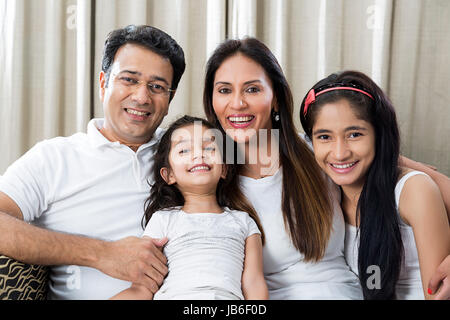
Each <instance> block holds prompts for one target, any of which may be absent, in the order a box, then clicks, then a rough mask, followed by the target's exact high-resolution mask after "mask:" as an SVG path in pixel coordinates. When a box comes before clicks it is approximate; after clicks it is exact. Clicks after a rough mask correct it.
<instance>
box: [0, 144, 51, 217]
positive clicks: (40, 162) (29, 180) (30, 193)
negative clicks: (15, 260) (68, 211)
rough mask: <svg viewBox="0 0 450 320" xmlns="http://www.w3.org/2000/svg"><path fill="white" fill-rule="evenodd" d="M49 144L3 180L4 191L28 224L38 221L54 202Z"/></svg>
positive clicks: (20, 161) (36, 149) (0, 188)
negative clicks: (52, 200)
mask: <svg viewBox="0 0 450 320" xmlns="http://www.w3.org/2000/svg"><path fill="white" fill-rule="evenodd" d="M47 145H48V143H46V142H45V141H44V142H40V143H38V144H36V145H35V146H34V147H33V148H31V149H30V150H29V151H28V152H27V153H25V154H24V155H23V156H22V157H21V158H19V159H18V160H17V161H15V162H14V163H13V164H11V165H10V166H9V167H8V169H7V170H6V172H5V174H4V175H3V177H2V179H0V191H1V192H3V193H5V194H6V195H7V196H9V197H10V198H11V199H12V200H13V201H14V202H15V203H16V204H17V206H18V207H19V208H20V210H21V211H22V215H23V218H24V220H25V221H27V222H29V221H32V220H34V219H36V218H38V217H39V216H40V215H41V214H42V213H43V212H44V211H45V210H47V207H48V204H49V202H50V201H51V199H52V188H51V185H52V177H53V176H54V173H52V161H51V148H46V146H47Z"/></svg>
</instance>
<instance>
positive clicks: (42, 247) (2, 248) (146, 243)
mask: <svg viewBox="0 0 450 320" xmlns="http://www.w3.org/2000/svg"><path fill="white" fill-rule="evenodd" d="M165 242H167V239H161V240H157V239H150V238H137V237H127V238H124V239H121V240H118V241H111V242H108V241H102V240H97V239H91V238H87V237H83V236H77V235H71V234H65V233H59V232H55V231H50V230H46V229H43V228H38V227H36V226H33V225H31V224H28V223H26V222H24V221H23V215H22V212H21V210H20V208H19V207H18V206H17V204H16V203H15V202H14V201H13V200H12V199H11V198H9V197H8V196H7V195H5V194H4V193H2V192H0V252H1V253H2V254H4V255H6V256H9V257H11V258H13V259H16V260H18V261H22V262H25V263H29V264H41V265H80V266H87V267H92V268H96V269H98V270H100V271H102V272H103V273H105V274H108V275H110V276H112V277H114V278H118V279H122V280H126V281H131V282H133V283H139V284H142V285H143V286H145V287H147V288H148V289H149V290H151V292H156V291H157V290H158V288H159V286H160V285H161V284H162V282H163V279H164V276H165V275H166V274H167V266H166V263H167V260H166V257H165V256H164V255H163V254H162V252H161V249H159V248H160V247H162V246H163V245H164V244H165Z"/></svg>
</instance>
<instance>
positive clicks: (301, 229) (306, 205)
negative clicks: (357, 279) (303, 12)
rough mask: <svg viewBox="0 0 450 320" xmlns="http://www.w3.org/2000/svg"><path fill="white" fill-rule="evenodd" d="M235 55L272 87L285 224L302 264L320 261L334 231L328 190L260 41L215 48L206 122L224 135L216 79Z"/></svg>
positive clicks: (208, 72)
mask: <svg viewBox="0 0 450 320" xmlns="http://www.w3.org/2000/svg"><path fill="white" fill-rule="evenodd" d="M237 54H242V55H244V56H246V57H248V58H250V59H252V60H253V61H255V62H256V63H258V64H259V65H260V66H261V67H262V68H263V69H264V71H265V72H266V74H267V76H268V77H269V78H270V80H271V82H272V89H273V92H274V99H276V103H277V104H278V109H279V111H278V112H279V117H280V119H279V121H274V120H273V119H272V127H273V128H274V129H279V133H280V134H279V137H280V141H279V142H280V163H281V166H282V171H283V188H282V195H281V197H282V202H281V209H282V211H283V219H284V224H285V226H286V230H288V232H289V233H288V234H289V235H290V238H291V240H292V243H293V245H294V246H295V248H296V249H297V250H298V251H300V252H301V253H303V255H304V260H305V261H318V260H320V259H321V258H322V257H323V256H324V254H325V250H326V248H327V245H328V240H329V238H330V234H331V227H332V209H331V203H330V198H329V194H328V189H327V185H326V183H325V180H324V176H323V175H322V174H321V170H320V167H319V166H318V164H317V163H316V161H315V159H314V155H313V153H312V152H311V150H310V149H309V147H308V146H307V145H306V144H305V143H304V141H303V140H302V139H301V138H300V136H299V135H298V132H297V130H296V128H295V125H294V121H293V110H294V103H293V98H292V93H291V90H290V88H289V84H288V82H287V80H286V78H285V76H284V74H283V71H282V69H281V66H280V65H279V64H278V61H277V59H276V58H275V56H274V55H273V54H272V52H271V51H270V50H269V49H268V48H267V47H266V46H265V45H264V44H263V43H262V42H261V41H259V40H257V39H255V38H246V39H243V40H226V41H225V42H223V43H222V44H220V45H219V46H218V47H217V48H216V50H215V51H214V53H213V54H212V56H211V57H210V58H209V60H208V63H207V66H206V75H205V86H204V91H203V107H204V110H205V114H206V117H207V118H208V120H209V121H210V122H211V123H213V124H214V125H215V126H216V127H218V128H220V129H221V130H222V131H223V128H222V126H221V124H220V122H219V119H218V118H217V115H216V113H215V111H214V107H213V105H212V100H213V99H212V98H213V90H214V79H215V74H216V71H217V69H218V68H219V67H220V66H221V65H222V63H223V62H224V61H225V60H226V59H227V58H229V57H232V56H234V55H237ZM236 72H239V70H236ZM227 138H228V137H227ZM234 146H235V147H236V144H234ZM239 167H240V165H235V166H234V170H236V171H238V170H239Z"/></svg>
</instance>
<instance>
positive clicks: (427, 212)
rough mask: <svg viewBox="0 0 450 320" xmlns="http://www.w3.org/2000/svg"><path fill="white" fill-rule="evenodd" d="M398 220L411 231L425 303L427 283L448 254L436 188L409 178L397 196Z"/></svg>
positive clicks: (449, 239) (449, 240) (449, 234)
mask: <svg viewBox="0 0 450 320" xmlns="http://www.w3.org/2000/svg"><path fill="white" fill-rule="evenodd" d="M399 211H400V215H401V217H402V218H403V219H404V220H405V221H406V222H407V223H408V224H409V225H410V226H411V227H412V228H413V231H414V238H415V241H416V247H417V252H418V256H419V265H420V274H421V278H422V286H423V290H424V295H425V298H426V299H432V297H431V296H430V295H429V294H428V283H429V281H430V279H431V277H432V275H433V273H434V272H435V270H436V269H437V267H438V266H439V264H440V263H441V262H442V261H443V260H444V259H445V257H447V256H448V255H449V254H450V227H449V222H448V218H447V213H446V210H445V206H444V202H443V201H442V197H441V194H440V191H439V188H438V186H437V185H436V183H434V181H433V180H432V179H431V178H429V177H427V176H424V175H416V176H414V177H411V178H410V179H409V180H408V181H407V182H406V183H405V186H404V188H403V191H402V194H401V196H400V204H399Z"/></svg>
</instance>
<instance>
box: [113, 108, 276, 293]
mask: <svg viewBox="0 0 450 320" xmlns="http://www.w3.org/2000/svg"><path fill="white" fill-rule="evenodd" d="M213 129H214V127H213V126H212V125H211V124H210V123H208V122H207V121H206V120H203V119H200V118H194V117H190V116H184V117H182V118H180V119H178V120H177V121H175V122H174V123H173V124H172V125H171V126H170V127H169V128H168V130H167V131H166V133H165V134H164V135H163V137H162V138H161V142H160V143H159V146H158V150H157V153H156V156H155V164H154V169H153V171H154V177H155V183H154V185H153V186H152V189H151V195H150V197H149V198H148V200H147V202H146V204H147V208H146V211H145V216H144V220H145V223H146V224H147V227H146V229H145V232H144V236H149V237H151V238H165V237H167V238H168V242H167V244H166V245H165V247H164V254H165V255H166V257H167V261H168V268H169V272H168V275H167V277H166V278H165V280H164V282H163V285H162V286H161V288H160V289H159V291H158V292H156V294H155V295H154V296H152V293H151V292H150V291H149V290H148V289H146V288H145V287H144V286H140V285H136V284H133V285H132V286H131V287H130V288H129V289H127V290H124V291H122V292H121V293H119V294H118V295H116V296H114V297H113V298H114V299H152V298H153V299H164V300H167V299H177V300H180V299H189V300H192V299H194V300H197V299H202V300H203V299H224V300H228V299H244V298H245V299H267V297H268V291H267V286H266V283H265V280H264V276H263V266H262V240H263V239H264V238H263V235H261V232H260V231H259V230H261V231H262V229H261V228H260V224H259V220H258V218H257V216H256V213H255V212H254V210H253V209H252V207H251V206H250V205H249V204H248V203H247V201H246V200H245V198H244V196H243V194H242V193H241V192H240V190H239V188H238V187H237V184H236V179H237V177H236V176H235V175H234V174H233V173H232V172H227V171H228V170H227V166H226V164H223V161H222V158H221V152H219V151H220V150H219V148H220V147H221V145H222V143H221V141H222V142H223V137H222V135H221V133H220V131H218V130H213ZM235 209H236V210H235ZM237 210H239V211H237ZM246 212H249V214H247V213H246ZM258 228H259V229H258Z"/></svg>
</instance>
